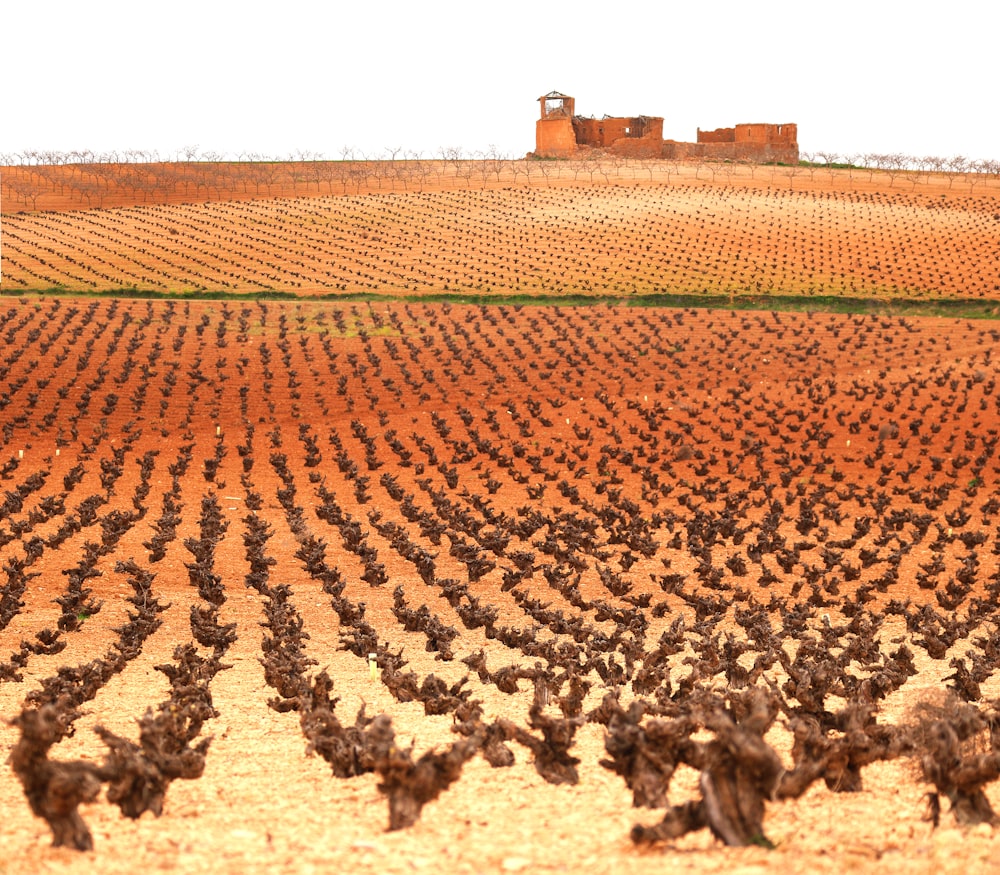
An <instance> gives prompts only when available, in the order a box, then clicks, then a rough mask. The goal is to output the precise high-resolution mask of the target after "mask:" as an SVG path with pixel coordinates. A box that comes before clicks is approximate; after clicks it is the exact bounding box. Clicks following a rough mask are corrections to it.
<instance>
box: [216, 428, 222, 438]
mask: <svg viewBox="0 0 1000 875" xmlns="http://www.w3.org/2000/svg"><path fill="white" fill-rule="evenodd" d="M220 434H222V426H221V425H217V426H216V427H215V436H216V437H218V436H219V435H220Z"/></svg>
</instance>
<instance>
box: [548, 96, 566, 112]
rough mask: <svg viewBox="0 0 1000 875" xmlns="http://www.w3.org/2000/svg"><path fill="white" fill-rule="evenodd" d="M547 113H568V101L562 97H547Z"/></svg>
mask: <svg viewBox="0 0 1000 875" xmlns="http://www.w3.org/2000/svg"><path fill="white" fill-rule="evenodd" d="M545 115H546V116H561V115H566V102H565V101H564V100H563V98H561V97H547V98H545Z"/></svg>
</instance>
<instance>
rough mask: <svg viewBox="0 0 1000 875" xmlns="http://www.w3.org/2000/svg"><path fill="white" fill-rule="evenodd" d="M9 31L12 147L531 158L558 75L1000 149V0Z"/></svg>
mask: <svg viewBox="0 0 1000 875" xmlns="http://www.w3.org/2000/svg"><path fill="white" fill-rule="evenodd" d="M921 9H923V10H925V11H921ZM0 32H2V34H3V46H4V47H3V52H2V55H0V65H2V67H0V69H2V71H3V76H4V81H5V85H6V87H5V88H4V94H3V99H2V101H0V153H8V154H9V153H15V152H20V151H22V150H25V149H40V150H41V149H51V150H55V151H61V152H70V151H72V150H75V149H90V150H93V151H95V152H103V151H111V150H127V149H137V150H156V151H157V152H158V153H159V155H160V156H161V157H164V158H168V157H174V156H176V154H177V152H178V150H180V149H182V148H183V147H185V146H197V147H198V149H199V152H200V153H202V154H204V153H207V152H218V153H224V154H226V155H227V156H229V157H233V158H235V157H238V156H240V155H241V154H243V155H249V154H252V153H257V154H262V155H268V156H274V157H288V156H294V155H296V154H298V153H302V152H305V153H309V154H315V153H321V154H323V155H325V156H327V157H340V156H341V154H342V150H343V149H344V148H345V147H347V148H351V149H353V150H355V154H359V155H360V154H362V153H363V154H366V155H369V156H375V155H377V154H384V153H386V151H387V150H389V149H392V148H396V147H401V148H402V149H403V150H405V151H409V152H411V153H422V154H423V155H425V156H429V157H432V156H434V155H436V154H438V153H439V150H440V149H441V148H442V147H458V148H461V149H462V151H463V152H464V153H466V154H474V153H475V152H477V151H486V150H488V149H489V148H490V147H491V146H495V147H496V148H497V149H498V150H499V151H500V152H502V153H506V154H509V155H517V156H520V155H523V154H524V153H525V152H527V151H529V150H531V149H532V148H533V147H534V130H535V119H536V117H537V116H538V103H537V98H538V97H539V96H540V95H542V94H544V93H546V92H548V91H552V90H557V91H562V92H563V93H566V94H570V95H572V96H574V97H575V98H576V101H577V102H576V109H577V112H578V113H580V114H582V115H595V116H601V115H605V114H607V115H618V116H623V115H638V114H645V115H655V116H663V118H664V136H665V137H667V138H671V139H677V140H693V139H694V138H695V132H696V129H697V128H699V127H701V128H702V129H712V128H716V127H730V126H732V125H734V124H737V123H741V122H774V123H784V122H797V123H798V125H799V146H800V149H801V150H802V151H803V152H819V151H828V152H835V153H839V154H841V155H846V154H858V153H865V152H900V153H903V154H905V155H910V156H914V157H920V156H925V155H936V156H941V157H950V156H953V155H964V156H965V157H967V158H972V159H980V158H990V159H1000V117H998V115H997V110H996V105H997V93H996V92H997V80H998V76H997V72H996V67H995V65H996V58H997V34H998V33H1000V4H996V3H994V2H991V0H951V2H949V3H947V4H945V5H939V4H922V5H921V4H918V3H917V2H914V0H907V2H900V0H867V2H858V0H838V2H830V3H818V4H817V3H814V4H804V3H793V2H788V0H769V2H767V3H751V2H746V0H713V2H711V3H705V4H697V3H690V2H687V3H682V2H678V0H656V2H653V0H647V2H646V3H643V4H641V5H640V4H638V3H600V4H597V3H593V4H589V5H588V4H585V3H581V2H579V0H574V2H564V0H554V2H548V0H535V2H524V0H506V2H499V3H495V4H488V3H472V2H469V0H423V2H418V0H408V2H403V0H383V2H381V3H379V2H377V0H376V2H344V0H339V2H331V0H308V2H307V0H283V2H281V3H275V4H272V5H269V6H266V7H265V6H262V5H259V4H253V3H251V2H247V0H243V2H239V3H236V2H231V0H197V2H194V0H174V2H171V3H156V4H152V3H150V4H144V3H137V2H135V0H131V2H121V0H89V2H86V0H50V2H48V3H41V4H28V3H13V4H6V5H5V7H4V11H3V12H2V13H0Z"/></svg>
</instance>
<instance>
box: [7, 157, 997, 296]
mask: <svg viewBox="0 0 1000 875" xmlns="http://www.w3.org/2000/svg"><path fill="white" fill-rule="evenodd" d="M0 185H2V186H4V188H3V191H2V192H0V194H2V196H3V205H4V216H3V271H2V277H0V289H2V290H3V291H5V292H18V291H25V292H28V291H45V290H49V289H62V290H67V291H84V292H95V291H108V290H111V291H119V292H122V293H125V294H128V293H131V292H134V291H138V290H142V291H151V292H157V293H160V294H177V293H185V292H196V293H208V294H212V293H220V292H221V293H265V292H268V291H277V292H284V293H292V294H294V295H297V296H312V295H325V296H336V295H344V294H352V293H358V292H362V293H367V294H382V295H390V296H406V297H418V296H425V295H431V294H436V295H439V294H451V295H467V296H468V295H477V296H488V295H496V294H502V295H518V296H529V297H531V296H533V297H540V296H544V297H552V296H564V295H586V296H596V297H613V298H628V297H633V296H638V295H657V294H676V293H683V294H692V295H699V296H701V295H704V296H720V295H721V296H730V297H732V296H735V295H751V296H756V297H761V298H766V297H767V296H768V295H802V296H805V297H809V296H818V295H822V296H829V295H833V296H848V297H851V298H874V299H879V300H891V299H907V300H917V301H933V300H936V299H940V298H967V299H975V300H991V299H993V298H995V297H998V296H1000V279H998V275H997V268H996V266H997V264H998V263H1000V181H998V180H997V179H996V178H994V177H993V176H988V175H986V174H981V173H969V174H965V175H955V174H952V175H950V176H945V175H942V174H924V173H913V172H911V173H889V172H886V171H869V170H861V169H850V170H847V169H839V170H838V169H834V168H830V169H822V168H815V167H798V166H796V167H754V166H737V165H696V164H684V163H680V162H624V161H619V162H614V163H612V162H600V161H565V162H563V161H503V162H499V163H498V165H496V166H494V165H492V164H491V163H490V162H454V163H446V162H433V161H428V162H364V163H341V162H316V163H314V164H285V165H283V164H260V165H255V164H246V165H239V164H235V165H213V164H177V165H86V166H81V165H63V166H58V167H48V168H45V167H42V168H35V167H13V168H3V169H2V171H0ZM88 192H89V194H88V195H87V196H88V197H89V200H88V199H86V198H85V197H84V193H88ZM98 195H99V197H98ZM97 204H100V205H101V208H100V209H97V208H94V209H81V208H83V207H86V206H88V205H91V206H95V207H96V206H97ZM15 210H29V211H24V212H13V211H15Z"/></svg>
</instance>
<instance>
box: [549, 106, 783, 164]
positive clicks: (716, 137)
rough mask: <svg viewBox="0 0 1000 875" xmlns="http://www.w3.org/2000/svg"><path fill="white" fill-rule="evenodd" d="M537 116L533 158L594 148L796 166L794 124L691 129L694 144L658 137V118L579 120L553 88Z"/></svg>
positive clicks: (630, 154)
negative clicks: (705, 129) (695, 136)
mask: <svg viewBox="0 0 1000 875" xmlns="http://www.w3.org/2000/svg"><path fill="white" fill-rule="evenodd" d="M538 101H539V103H540V104H541V110H542V112H541V117H540V118H539V119H538V121H537V122H536V123H535V151H534V153H533V154H534V155H535V156H536V157H539V158H569V157H572V156H574V155H579V154H580V153H582V152H585V151H586V150H588V149H600V150H603V151H606V152H610V153H612V154H615V155H623V156H627V157H630V158H684V159H704V160H714V161H726V160H728V161H754V162H758V163H766V162H776V163H782V164H796V163H798V160H799V144H798V128H797V126H796V125H794V124H781V125H775V124H740V125H736V127H733V128H718V129H717V130H714V131H702V130H699V131H698V133H697V141H696V142H694V143H685V142H679V141H677V140H664V139H663V119H662V118H660V117H659V116H646V115H643V116H635V117H632V118H626V117H621V118H618V117H611V116H605V117H604V118H600V119H595V118H583V117H582V116H578V115H576V112H575V103H576V102H575V100H574V99H573V98H572V97H569V96H568V95H566V94H560V93H559V92H558V91H550V92H549V93H548V94H545V95H543V96H542V97H539V98H538Z"/></svg>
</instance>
